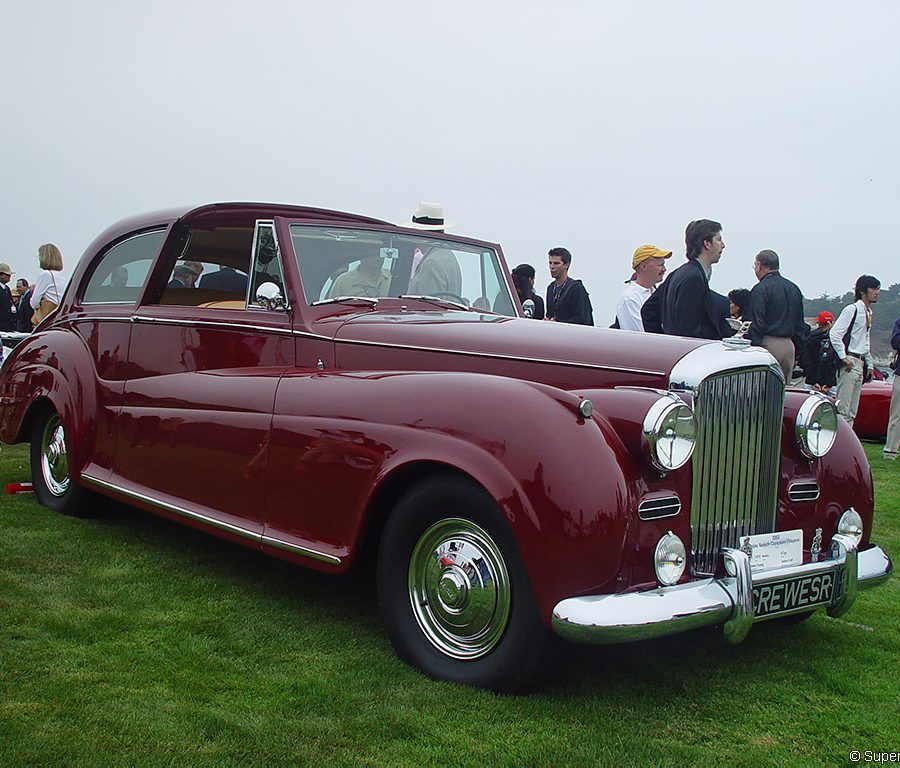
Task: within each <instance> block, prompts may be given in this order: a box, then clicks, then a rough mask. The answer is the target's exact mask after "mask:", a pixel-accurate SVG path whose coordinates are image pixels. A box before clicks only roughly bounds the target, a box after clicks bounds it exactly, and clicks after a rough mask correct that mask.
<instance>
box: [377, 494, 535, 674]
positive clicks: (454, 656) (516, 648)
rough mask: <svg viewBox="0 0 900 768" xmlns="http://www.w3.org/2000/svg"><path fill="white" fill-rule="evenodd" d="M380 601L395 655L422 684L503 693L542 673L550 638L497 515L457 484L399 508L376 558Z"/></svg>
mask: <svg viewBox="0 0 900 768" xmlns="http://www.w3.org/2000/svg"><path fill="white" fill-rule="evenodd" d="M378 595H379V600H380V602H381V606H382V610H383V613H384V618H385V623H386V626H387V631H388V634H389V636H390V638H391V642H392V644H393V645H394V648H395V649H396V650H397V653H398V654H399V655H400V656H401V657H402V658H403V659H405V660H406V661H407V662H409V663H410V664H412V665H413V666H415V667H417V668H418V669H420V670H422V671H423V672H424V673H425V674H427V675H428V676H429V677H433V678H435V679H439V680H448V681H451V682H456V683H462V684H465V685H472V686H476V687H480V688H490V689H494V690H502V691H521V690H525V689H527V688H529V687H531V686H532V685H533V684H534V683H535V682H536V681H537V679H538V677H539V674H540V673H541V672H542V671H544V669H545V664H543V662H544V660H545V649H546V645H547V642H548V639H549V638H548V636H549V632H548V630H547V629H546V627H545V626H544V624H543V622H541V620H540V617H539V616H538V612H537V608H536V606H535V604H534V598H533V597H532V594H531V588H530V585H529V584H528V579H527V576H526V574H525V567H524V565H523V563H522V561H521V558H520V557H519V554H518V550H517V548H516V545H515V540H514V539H513V536H512V533H511V532H510V530H509V526H508V525H507V523H506V520H505V519H504V518H503V516H502V514H501V513H500V510H499V509H497V507H496V505H495V504H494V502H493V501H492V500H491V499H490V498H489V497H488V496H487V495H486V494H485V493H484V491H483V490H481V489H480V488H478V487H477V486H475V485H473V484H471V483H467V482H465V481H463V480H458V479H455V478H440V479H435V480H431V481H429V482H427V483H423V484H422V485H420V486H418V487H417V488H415V489H413V490H412V491H411V492H410V493H408V494H407V495H406V496H405V497H404V498H403V499H402V500H401V501H400V503H399V504H398V505H397V507H396V508H395V510H394V511H393V513H392V514H391V517H390V519H389V520H388V523H387V525H386V527H385V531H384V535H383V537H382V541H381V548H380V551H379V558H378Z"/></svg>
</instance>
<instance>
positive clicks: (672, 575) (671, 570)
mask: <svg viewBox="0 0 900 768" xmlns="http://www.w3.org/2000/svg"><path fill="white" fill-rule="evenodd" d="M686 565H687V553H686V552H685V549H684V544H683V543H682V541H681V539H679V538H678V537H677V536H676V535H675V534H674V533H672V531H669V532H668V533H667V534H666V535H665V536H663V537H662V538H661V539H660V540H659V542H658V543H657V545H656V550H655V551H654V553H653V568H654V570H655V571H656V578H657V579H658V581H659V583H660V584H662V585H663V586H665V587H669V586H671V585H672V584H677V583H678V579H680V578H681V576H682V574H684V569H685V566H686Z"/></svg>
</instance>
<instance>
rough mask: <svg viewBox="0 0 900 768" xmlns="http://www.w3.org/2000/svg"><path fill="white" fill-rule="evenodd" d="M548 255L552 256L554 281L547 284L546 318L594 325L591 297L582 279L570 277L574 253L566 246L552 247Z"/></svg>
mask: <svg viewBox="0 0 900 768" xmlns="http://www.w3.org/2000/svg"><path fill="white" fill-rule="evenodd" d="M547 255H548V256H549V257H550V261H549V264H550V277H552V278H553V282H552V283H550V285H548V286H547V318H546V319H547V320H555V321H556V322H557V323H574V324H576V325H593V324H594V309H593V307H591V297H590V296H588V292H587V291H586V290H585V287H584V285H582V283H581V280H573V279H572V278H571V277H569V266H570V265H571V264H572V254H571V253H569V252H568V251H567V250H566V249H565V248H551V249H550V251H549V252H548V254H547Z"/></svg>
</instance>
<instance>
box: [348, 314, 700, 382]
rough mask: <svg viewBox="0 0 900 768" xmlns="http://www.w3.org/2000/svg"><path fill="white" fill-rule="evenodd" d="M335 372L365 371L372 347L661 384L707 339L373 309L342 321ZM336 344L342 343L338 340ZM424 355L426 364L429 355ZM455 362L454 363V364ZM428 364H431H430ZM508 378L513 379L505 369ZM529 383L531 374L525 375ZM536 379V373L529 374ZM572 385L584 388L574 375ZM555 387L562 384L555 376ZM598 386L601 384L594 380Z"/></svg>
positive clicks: (465, 365)
mask: <svg viewBox="0 0 900 768" xmlns="http://www.w3.org/2000/svg"><path fill="white" fill-rule="evenodd" d="M335 342H336V343H337V344H338V345H339V347H340V351H339V353H338V358H339V365H340V367H341V368H354V367H366V368H368V367H371V360H372V350H373V348H378V347H380V348H382V350H384V355H383V358H382V359H383V360H384V363H385V365H387V366H389V367H407V366H401V365H396V364H393V365H392V362H393V359H395V358H392V355H391V354H389V353H388V352H387V350H394V349H396V350H399V349H403V350H406V351H407V353H408V352H409V351H413V352H415V351H420V352H426V353H444V355H443V358H444V362H443V369H444V370H479V369H480V368H479V367H478V366H473V364H472V363H471V362H465V360H466V358H469V359H481V360H482V361H485V363H487V362H488V361H494V362H493V365H492V366H488V368H487V369H488V370H489V371H490V372H496V370H495V369H496V364H497V361H498V360H504V359H506V360H511V361H517V363H520V364H521V363H529V362H530V363H533V364H534V365H536V366H537V365H550V366H552V367H554V368H558V367H560V366H563V367H569V368H572V369H580V370H582V371H591V370H593V371H598V372H601V371H606V372H608V373H609V374H614V380H615V383H616V384H622V383H627V382H629V381H633V383H635V384H641V385H644V386H665V385H666V379H667V378H668V375H669V372H670V371H671V370H672V367H673V366H674V365H675V363H676V362H677V361H678V360H680V359H681V358H682V357H684V355H685V354H687V353H688V352H690V351H691V350H693V349H696V348H697V347H699V346H702V345H703V344H709V343H711V342H708V341H702V340H698V339H687V338H683V337H676V336H662V335H657V334H650V333H637V332H632V331H621V330H611V329H608V328H597V327H589V326H581V325H569V324H565V323H554V322H546V321H540V320H526V319H523V318H513V317H503V316H499V315H493V314H481V313H478V312H460V311H452V310H451V311H443V312H402V311H401V312H374V313H366V314H358V315H355V316H352V317H350V318H349V319H347V320H346V321H345V322H344V323H343V324H342V325H341V327H340V328H339V329H338V332H337V334H336V335H335ZM342 342H343V343H342ZM428 357H429V358H430V359H432V360H433V357H434V355H433V354H429V355H428ZM454 361H456V362H454ZM427 367H429V368H430V367H432V366H431V365H429V366H427ZM511 375H517V374H515V373H512V372H511ZM527 377H528V378H531V376H530V375H529V376H527ZM534 378H536V379H543V378H544V377H543V376H535V377H534ZM575 378H576V381H573V382H572V383H573V385H574V384H578V385H583V384H584V377H583V376H581V375H579V376H577V377H575ZM553 379H554V382H555V383H557V384H561V383H562V382H561V381H559V376H558V375H557V376H554V377H553ZM600 379H601V380H600V381H598V383H604V381H603V379H605V377H603V376H601V377H600Z"/></svg>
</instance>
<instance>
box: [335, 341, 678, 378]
mask: <svg viewBox="0 0 900 768" xmlns="http://www.w3.org/2000/svg"><path fill="white" fill-rule="evenodd" d="M334 341H335V343H336V344H358V345H362V346H366V347H389V348H391V349H407V350H414V351H419V352H442V353H446V354H450V355H470V356H472V357H489V358H493V359H497V360H513V361H516V362H519V361H522V362H527V363H550V364H551V365H565V366H568V367H570V368H588V369H590V370H596V371H616V372H619V373H642V374H645V375H647V376H665V373H666V372H665V371H649V370H644V369H641V368H624V367H622V366H618V365H597V364H596V363H573V362H571V361H568V360H553V359H550V358H543V357H513V356H512V355H501V354H498V353H496V352H476V351H474V350H467V349H448V348H445V347H418V346H417V347H413V346H410V345H409V344H392V343H390V342H386V341H362V340H358V339H335V340H334Z"/></svg>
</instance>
